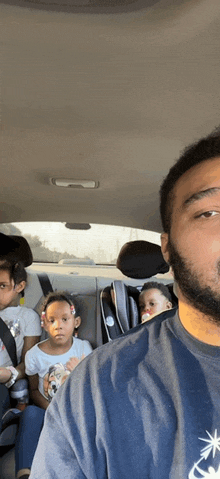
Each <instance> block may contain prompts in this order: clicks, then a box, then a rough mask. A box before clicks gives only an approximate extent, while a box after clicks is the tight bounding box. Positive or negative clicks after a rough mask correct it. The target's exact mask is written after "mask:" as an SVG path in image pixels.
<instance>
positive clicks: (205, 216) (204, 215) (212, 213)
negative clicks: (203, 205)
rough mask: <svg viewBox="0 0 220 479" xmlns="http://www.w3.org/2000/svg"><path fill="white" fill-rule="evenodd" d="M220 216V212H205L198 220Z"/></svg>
mask: <svg viewBox="0 0 220 479" xmlns="http://www.w3.org/2000/svg"><path fill="white" fill-rule="evenodd" d="M216 215H219V212H218V211H205V212H204V213H201V214H200V215H198V216H197V218H211V217H212V216H216Z"/></svg>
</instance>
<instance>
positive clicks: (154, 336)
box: [86, 308, 177, 367]
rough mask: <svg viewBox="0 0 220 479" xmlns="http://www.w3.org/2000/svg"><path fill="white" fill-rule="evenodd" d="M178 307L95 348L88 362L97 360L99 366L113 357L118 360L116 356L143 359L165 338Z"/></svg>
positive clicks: (87, 359)
mask: <svg viewBox="0 0 220 479" xmlns="http://www.w3.org/2000/svg"><path fill="white" fill-rule="evenodd" d="M176 311H177V309H176V308H173V309H172V310H167V311H165V312H163V313H161V314H159V315H157V316H155V317H154V318H152V319H151V320H150V321H148V322H146V323H142V324H139V325H138V326H136V327H135V328H132V329H130V330H129V331H127V332H126V333H124V334H123V335H121V336H119V337H118V338H116V339H114V340H113V341H110V342H109V343H106V344H104V345H103V346H100V347H98V348H97V349H95V350H94V351H93V352H92V354H90V355H89V357H88V358H86V361H87V362H88V363H90V362H92V363H93V362H97V363H98V364H99V367H100V366H101V365H102V364H104V363H107V362H108V361H109V360H110V361H112V358H114V360H115V361H116V358H117V357H118V356H120V358H123V357H125V359H126V358H127V360H128V358H129V357H130V358H132V359H134V358H135V357H136V358H137V360H138V357H139V360H141V357H142V356H143V354H144V355H146V354H147V352H148V350H149V346H151V350H152V349H153V346H154V344H155V345H156V346H157V347H159V346H158V344H159V342H160V340H161V338H165V336H166V330H167V328H169V323H170V321H172V320H173V319H174V318H175V315H176Z"/></svg>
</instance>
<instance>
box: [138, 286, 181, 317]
mask: <svg viewBox="0 0 220 479" xmlns="http://www.w3.org/2000/svg"><path fill="white" fill-rule="evenodd" d="M172 307H173V305H172V297H171V294H170V292H169V289H168V288H167V286H165V285H164V284H162V283H157V282H156V281H151V282H148V283H145V284H144V285H143V288H142V290H141V292H140V296H139V308H140V315H141V322H142V323H143V322H145V321H149V319H151V318H152V317H153V316H154V315H156V314H158V313H161V312H162V311H164V310H166V309H171V308H172Z"/></svg>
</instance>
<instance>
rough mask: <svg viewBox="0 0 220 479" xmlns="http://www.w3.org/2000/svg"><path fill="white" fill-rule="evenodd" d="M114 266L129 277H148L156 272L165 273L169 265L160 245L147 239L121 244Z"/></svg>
mask: <svg viewBox="0 0 220 479" xmlns="http://www.w3.org/2000/svg"><path fill="white" fill-rule="evenodd" d="M116 266H117V268H118V269H120V271H121V272H122V273H123V274H124V275H125V276H128V277H129V278H136V279H144V278H150V277H151V276H154V275H155V274H157V273H167V272H168V271H169V265H168V264H167V263H166V262H165V260H164V258H163V255H162V253H161V247H160V246H158V245H157V244H153V243H149V242H148V241H129V242H128V243H125V245H124V246H122V248H121V251H120V253H119V255H118V259H117V263H116Z"/></svg>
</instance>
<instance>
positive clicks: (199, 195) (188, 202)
mask: <svg viewBox="0 0 220 479" xmlns="http://www.w3.org/2000/svg"><path fill="white" fill-rule="evenodd" d="M219 192H220V187H218V186H216V187H214V188H207V190H202V191H198V193H194V194H193V195H191V196H190V197H189V198H187V199H186V200H185V201H184V203H183V208H185V207H186V208H187V207H188V206H190V205H192V204H193V203H195V201H199V200H201V199H203V198H205V197H206V196H212V195H214V194H216V193H219Z"/></svg>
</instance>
